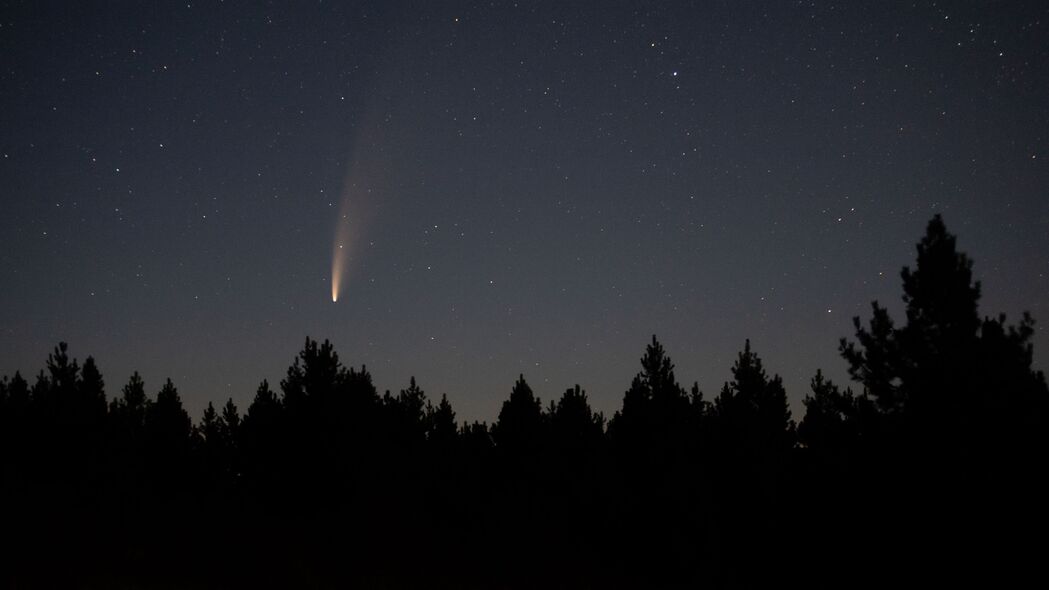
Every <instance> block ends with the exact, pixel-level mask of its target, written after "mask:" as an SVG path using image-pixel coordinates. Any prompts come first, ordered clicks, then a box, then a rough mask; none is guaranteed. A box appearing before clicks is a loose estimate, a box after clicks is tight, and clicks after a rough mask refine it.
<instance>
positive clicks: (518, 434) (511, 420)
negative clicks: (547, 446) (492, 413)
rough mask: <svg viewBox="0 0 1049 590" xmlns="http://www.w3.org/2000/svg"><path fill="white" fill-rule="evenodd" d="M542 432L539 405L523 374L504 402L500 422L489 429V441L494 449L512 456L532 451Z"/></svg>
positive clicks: (540, 405)
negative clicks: (497, 448)
mask: <svg viewBox="0 0 1049 590" xmlns="http://www.w3.org/2000/svg"><path fill="white" fill-rule="evenodd" d="M542 429H543V411H542V403H541V402H540V400H539V398H537V397H536V396H535V395H534V394H533V393H532V388H531V387H529V386H528V383H527V382H526V381H525V379H524V375H519V376H518V378H517V382H516V383H514V387H513V389H512V390H511V391H510V399H508V400H506V401H504V402H503V406H502V408H501V409H500V410H499V419H498V420H496V422H495V424H494V425H493V426H492V440H493V441H495V444H496V446H497V447H499V448H500V449H503V450H504V451H506V452H508V453H511V454H514V455H520V454H524V453H530V452H535V451H536V450H537V449H536V446H537V445H538V443H539V440H540V437H541V436H542Z"/></svg>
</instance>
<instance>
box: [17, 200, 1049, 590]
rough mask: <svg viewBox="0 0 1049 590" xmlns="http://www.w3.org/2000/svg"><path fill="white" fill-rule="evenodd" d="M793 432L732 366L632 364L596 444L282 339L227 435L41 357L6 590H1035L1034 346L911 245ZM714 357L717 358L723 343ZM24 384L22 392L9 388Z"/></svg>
mask: <svg viewBox="0 0 1049 590" xmlns="http://www.w3.org/2000/svg"><path fill="white" fill-rule="evenodd" d="M901 276H902V280H903V302H904V304H905V309H906V317H904V318H900V319H899V320H898V321H897V320H894V319H893V318H892V317H890V314H889V313H888V311H887V310H886V308H884V307H882V306H880V305H879V304H878V303H876V302H875V303H873V304H872V309H871V316H870V318H869V319H867V320H865V321H861V319H860V318H855V319H854V323H855V334H854V335H853V336H852V338H843V339H842V340H841V342H840V347H839V349H840V353H841V356H842V358H843V359H844V361H845V363H846V365H847V368H848V372H849V375H850V377H851V378H852V380H853V382H854V383H853V386H854V387H855V388H856V390H855V391H854V390H853V389H851V388H848V387H846V388H843V387H842V386H840V385H838V384H835V383H832V382H831V381H829V380H828V379H826V378H825V377H824V375H823V374H822V372H819V371H817V372H816V374H815V375H814V376H813V378H812V383H811V391H810V392H809V393H808V395H807V396H806V397H805V400H804V407H805V413H804V416H803V417H802V418H801V420H800V422H797V423H795V420H794V419H793V417H792V415H791V411H790V407H789V405H788V402H787V395H786V391H785V390H784V386H783V383H782V380H781V379H780V377H779V376H778V375H769V374H768V373H767V372H766V370H765V369H764V367H763V364H762V360H761V359H760V357H759V356H758V354H757V352H756V351H755V350H753V349H752V348H751V345H750V342H749V340H744V343H743V349H742V351H741V352H739V354H738V357H737V358H736V361H735V363H734V365H733V366H732V367H731V375H732V379H731V381H729V382H727V383H725V384H724V386H723V387H722V388H721V390H720V391H719V392H718V393H717V395H715V396H713V398H710V399H708V397H707V396H705V395H704V393H703V392H701V391H699V388H698V386H696V385H692V386H691V387H687V386H683V385H681V384H680V383H679V382H678V380H677V377H676V376H675V374H674V364H673V362H672V361H671V358H670V356H669V355H668V353H667V351H666V350H664V348H663V346H662V345H661V344H660V342H659V341H658V340H657V339H656V337H655V336H653V337H652V340H651V342H650V343H648V344H647V346H646V347H645V350H644V355H643V356H642V357H641V366H640V371H639V372H638V373H637V375H636V376H635V377H634V378H633V380H632V382H631V383H630V384H629V387H628V389H626V392H625V393H624V395H623V400H622V406H621V408H620V409H619V410H618V411H616V412H615V413H614V414H613V415H612V416H610V417H608V418H607V419H606V417H605V416H603V415H602V414H600V413H597V412H595V411H594V410H593V409H592V408H591V407H590V404H589V402H588V399H587V395H586V392H585V391H584V390H582V389H581V388H580V387H579V386H578V385H575V386H574V387H571V388H568V389H566V390H565V391H564V393H563V394H561V396H560V397H559V398H558V399H556V400H549V401H548V402H547V403H545V404H544V403H543V402H542V401H541V400H540V399H539V398H538V397H537V396H536V395H535V394H534V393H533V391H532V389H531V388H530V387H529V385H528V383H527V381H526V380H525V377H524V376H523V375H522V376H519V377H518V378H517V380H516V382H514V383H513V384H512V387H511V388H510V394H509V397H508V398H507V399H506V401H504V402H503V404H502V408H501V410H500V412H499V415H498V417H497V418H496V419H495V421H494V422H492V423H491V424H488V423H484V422H471V423H460V422H458V421H457V420H456V414H455V411H454V410H453V408H452V406H451V404H450V403H449V402H448V399H447V397H446V396H443V395H442V396H441V397H440V399H436V398H434V397H430V396H428V395H427V394H426V393H424V391H423V389H422V388H421V386H420V384H417V383H416V381H415V379H414V378H412V379H411V380H410V381H409V384H408V386H407V387H406V388H405V389H402V390H400V391H399V392H397V393H391V392H389V391H387V392H385V393H383V394H380V393H379V392H378V391H377V389H376V388H375V386H374V384H373V383H372V379H371V376H370V374H369V373H368V371H367V370H366V368H365V367H363V366H361V367H360V368H359V369H357V368H354V367H352V366H346V365H343V364H342V363H341V362H340V360H339V357H338V356H337V354H336V352H335V350H334V348H333V346H332V345H331V344H330V343H329V342H328V341H324V342H317V341H315V340H311V339H309V338H307V339H306V342H305V344H304V346H303V348H302V350H301V352H299V354H298V356H297V357H296V358H295V359H294V362H293V363H292V365H291V366H290V367H289V368H288V370H287V373H286V376H285V377H284V379H282V380H281V382H280V383H279V384H277V386H276V387H274V386H271V384H269V383H267V382H266V381H263V382H262V383H261V384H260V385H259V387H258V390H257V391H256V392H255V397H254V399H253V401H252V402H251V404H250V405H249V406H248V407H247V408H246V409H245V410H244V411H243V412H242V411H241V410H240V409H239V408H237V407H236V405H235V404H234V403H233V401H232V400H227V401H225V403H222V404H221V407H216V406H215V405H213V404H208V407H207V409H206V410H205V411H204V413H203V416H201V417H200V419H199V420H197V421H195V422H194V420H192V419H191V417H190V416H189V415H188V414H187V412H186V410H185V409H184V408H183V406H182V403H181V400H180V397H179V392H178V390H177V388H176V386H175V384H173V383H172V382H171V380H167V381H166V382H165V383H164V384H163V385H162V387H161V388H160V390H159V391H158V392H157V393H156V395H155V396H154V397H151V396H150V395H149V394H148V393H147V388H146V384H145V383H143V380H142V379H141V377H140V376H139V375H138V374H137V373H135V374H133V375H132V376H131V377H130V379H129V380H128V381H127V383H126V384H124V385H123V386H122V387H121V389H120V391H119V393H113V394H111V395H110V396H107V395H106V393H107V390H106V387H105V384H104V381H103V378H102V375H101V374H100V372H99V370H98V367H97V366H96V364H95V361H94V360H93V359H92V358H91V357H88V358H86V359H85V360H84V362H83V364H82V365H81V364H79V363H78V361H77V360H75V359H74V358H71V356H70V351H69V349H68V347H67V345H66V344H65V343H60V344H59V345H58V346H57V347H56V348H55V349H54V351H53V353H52V354H51V355H50V356H49V357H48V358H47V361H46V368H45V369H44V370H41V371H40V372H39V374H37V375H36V377H35V378H33V379H30V380H27V379H26V378H25V377H23V376H22V375H21V374H20V373H17V372H16V373H15V374H14V375H13V376H5V377H3V379H2V381H0V461H2V463H0V478H2V480H0V506H3V522H2V524H0V530H2V533H0V534H2V539H3V546H2V547H0V565H2V567H0V581H2V583H3V584H4V586H5V587H10V588H35V587H98V588H103V587H104V588H113V587H116V588H122V587H127V588H140V587H151V588H152V587H158V588H229V587H323V588H326V587H361V588H400V587H438V588H463V587H469V588H474V587H476V588H533V587H547V588H620V587H622V588H642V587H646V588H647V587H769V586H773V585H777V586H783V585H787V586H807V587H836V588H837V587H857V586H871V587H873V586H882V585H885V584H887V583H893V584H896V583H906V582H927V583H935V584H939V585H942V584H945V583H949V582H952V581H968V582H972V581H973V580H980V579H983V580H986V581H988V582H994V583H996V584H998V585H1001V584H1003V583H1006V584H1008V583H1010V582H1013V583H1018V582H1019V581H1020V580H1024V579H1026V576H1031V575H1033V576H1036V577H1035V578H1034V579H1039V578H1044V571H1043V569H1042V568H1041V565H1042V564H1043V562H1044V560H1045V557H1046V552H1045V550H1046V545H1047V543H1046V534H1045V532H1046V530H1049V529H1047V526H1046V525H1047V524H1049V518H1047V516H1049V508H1047V500H1049V495H1047V492H1049V486H1047V485H1046V483H1045V481H1044V480H1045V477H1044V474H1043V472H1044V470H1045V468H1046V464H1047V463H1046V459H1047V458H1049V454H1047V451H1049V428H1047V426H1049V390H1047V386H1046V381H1045V378H1044V375H1043V374H1042V373H1041V372H1040V371H1035V370H1034V369H1033V368H1032V345H1031V338H1032V335H1033V333H1034V327H1033V325H1034V322H1033V320H1032V319H1031V318H1030V316H1028V315H1026V314H1025V315H1024V316H1023V317H1022V318H1021V319H1020V321H1019V323H1018V324H1009V323H1007V321H1006V318H1005V317H1004V316H997V317H986V316H981V315H980V312H979V309H978V303H979V299H980V284H979V283H978V282H974V280H973V277H972V261H971V260H970V259H969V258H968V257H967V256H966V255H965V254H963V253H961V252H959V251H958V250H957V248H956V244H955V238H954V236H953V235H951V234H950V233H949V232H948V231H947V229H946V227H945V226H944V223H943V221H942V219H941V218H940V217H939V216H937V217H935V218H933V219H932V220H931V221H930V222H929V224H928V227H927V231H926V234H925V236H924V237H923V238H922V239H921V241H920V242H919V244H918V247H917V262H916V265H915V266H914V267H913V268H909V267H905V268H904V269H903V271H902V275H901ZM741 340H742V338H741ZM30 381H32V382H31V383H30Z"/></svg>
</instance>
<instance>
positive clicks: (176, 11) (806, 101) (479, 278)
mask: <svg viewBox="0 0 1049 590" xmlns="http://www.w3.org/2000/svg"><path fill="white" fill-rule="evenodd" d="M1046 39H1049V4H1046V3H1045V2H1041V1H1035V2H989V1H988V2H967V1H962V2H938V3H932V2H918V3H909V2H908V3H899V2H870V3H859V2H846V3H841V4H836V3H825V2H821V1H805V2H787V1H775V2H766V3H759V2H736V1H724V2H716V1H712V2H651V3H632V2H604V1H602V2H560V1H557V2H526V1H519V2H502V1H494V2H428V1H418V2H394V1H386V0H384V1H381V2H333V1H332V2H316V1H315V2H289V3H278V2H230V1H227V2H197V1H195V0H189V1H187V2H181V3H180V2H137V1H135V2H131V1H128V2H53V3H52V2H36V1H26V2H3V3H0V277H2V280H0V286H2V287H0V374H8V375H10V374H12V373H13V372H14V370H16V369H21V370H22V371H23V373H24V374H25V373H28V374H35V373H36V372H37V371H38V370H39V369H40V368H41V367H43V363H44V360H45V359H46V356H47V354H48V353H49V352H50V350H51V349H52V347H53V346H54V345H55V344H56V343H57V342H58V341H60V340H64V341H68V342H69V343H70V347H71V352H72V354H73V355H74V356H77V357H79V358H80V359H81V360H82V359H83V358H84V357H85V356H86V355H88V354H90V355H94V356H95V357H96V359H97V360H98V362H99V365H100V368H101V369H102V372H103V375H104V376H105V378H106V381H107V391H108V393H109V394H110V395H111V396H112V395H114V394H117V393H118V392H119V388H120V386H121V385H122V384H123V383H125V382H126V380H127V377H128V376H129V375H130V373H131V371H133V370H138V371H140V372H141V373H142V375H143V377H144V378H145V380H146V384H147V388H148V390H149V391H150V392H155V391H156V390H157V389H159V387H160V385H161V383H162V380H163V379H164V378H166V377H171V378H172V379H173V380H174V381H175V384H176V385H177V386H178V387H179V389H180V392H181V394H182V398H183V401H184V403H185V405H186V406H187V409H189V410H190V412H191V414H192V415H193V416H194V418H199V415H200V412H201V411H202V409H203V407H204V406H205V405H206V403H207V401H208V400H215V401H220V400H224V399H225V398H227V397H232V398H233V399H234V400H235V401H236V402H237V403H238V404H240V405H241V408H242V409H244V408H246V406H247V404H248V403H249V402H250V400H251V398H252V396H253V394H254V390H255V387H256V386H257V384H258V382H259V381H260V380H261V379H263V378H267V379H269V380H270V382H271V383H275V382H276V381H278V380H279V379H280V378H281V377H282V376H283V374H284V371H285V369H286V368H287V366H288V365H289V364H290V363H291V361H292V359H293V357H294V355H295V354H296V352H297V351H298V350H300V349H301V347H302V343H303V341H304V339H305V337H306V336H307V335H309V336H311V337H314V338H318V339H325V338H327V339H330V340H331V341H332V342H333V343H334V344H335V346H336V350H337V351H338V352H339V354H340V357H341V358H342V360H343V361H344V362H345V363H348V364H353V365H358V366H359V365H360V364H362V363H363V364H366V365H367V367H368V369H369V370H370V371H371V372H372V375H373V377H374V379H375V382H376V385H377V386H378V387H379V389H380V391H382V390H385V389H391V390H395V391H396V390H397V389H400V388H402V387H405V386H406V385H407V382H408V378H409V377H410V376H412V375H414V376H416V377H417V379H418V380H419V383H420V386H421V387H423V389H425V390H426V391H427V392H428V393H429V394H430V395H431V396H433V395H438V396H439V394H440V393H442V392H447V394H448V396H449V399H450V401H451V402H452V403H453V406H454V407H455V409H456V411H457V412H458V416H459V418H460V419H471V420H472V419H481V420H492V419H494V418H495V416H496V415H497V413H498V409H499V405H500V403H501V402H502V400H504V399H505V398H506V397H508V395H509V392H510V389H511V386H512V384H513V381H514V379H515V378H516V376H517V374H518V373H524V375H525V377H526V379H528V381H529V382H530V383H531V384H532V386H533V389H535V390H536V393H537V394H538V395H540V397H542V398H543V399H544V401H545V400H549V399H550V398H552V397H556V396H559V395H560V393H561V392H562V391H564V389H565V388H567V387H569V386H571V385H573V384H574V383H579V384H581V385H582V387H583V388H584V389H586V390H587V391H588V393H589V396H590V398H591V401H592V403H593V405H594V406H595V407H596V408H597V409H599V410H602V411H604V412H605V413H606V415H607V414H610V413H611V412H612V411H613V410H614V409H616V408H618V407H619V405H620V402H621V399H622V395H623V391H624V390H625V389H626V388H627V386H628V385H629V382H630V378H631V377H632V375H633V374H634V373H635V372H637V370H638V369H639V363H638V359H639V358H640V356H641V354H642V353H643V352H644V346H645V344H646V343H647V342H648V340H649V339H650V337H651V335H652V334H653V333H654V334H657V335H658V336H659V338H660V340H661V341H662V342H663V343H664V345H665V346H666V348H667V350H668V352H669V353H670V355H671V357H672V358H673V360H674V361H675V363H676V365H677V375H678V378H679V380H681V381H682V382H683V384H691V383H692V382H693V381H698V383H699V385H700V387H701V388H702V389H703V390H704V391H705V393H706V394H707V396H708V398H709V397H712V396H713V395H715V394H716V393H717V390H718V389H719V388H720V385H721V383H722V382H724V381H725V380H727V379H729V378H730V368H731V365H732V362H733V361H734V359H735V356H736V354H737V352H738V351H739V350H740V349H741V348H742V347H743V342H744V339H746V338H750V339H751V341H752V344H753V346H754V348H755V349H756V351H757V352H758V353H759V355H760V356H761V357H762V358H763V360H764V362H765V365H766V368H767V369H768V370H769V371H770V372H776V373H779V374H781V375H782V376H783V378H784V383H785V385H786V387H787V390H788V395H789V397H790V399H791V401H792V405H793V407H794V414H795V418H800V416H801V413H802V406H801V404H800V400H801V399H802V397H803V396H804V395H805V393H806V392H807V390H808V381H809V379H810V378H811V376H812V375H813V373H814V372H815V370H816V369H817V368H822V369H823V370H824V372H825V373H827V374H829V375H830V376H832V377H833V378H835V379H837V380H842V381H844V380H846V376H845V370H844V366H845V365H844V362H843V361H842V360H841V359H840V357H839V356H838V354H837V343H838V339H839V338H840V337H842V336H851V334H852V326H851V318H852V317H853V316H854V315H862V316H863V317H864V318H866V317H867V316H869V303H870V301H871V300H874V299H877V300H879V301H880V302H882V303H885V304H888V305H889V308H890V310H892V311H893V312H894V315H895V317H897V318H900V317H901V315H902V314H901V310H902V304H901V303H900V295H901V293H902V290H901V281H900V278H899V271H900V268H901V267H902V266H903V265H905V264H913V261H914V257H915V249H914V245H915V243H916V242H917V241H918V240H919V239H920V237H921V235H922V233H923V231H924V228H925V224H926V223H927V222H928V220H929V219H930V218H931V217H932V216H933V214H935V213H942V214H943V216H944V219H945V221H946V223H947V226H948V229H949V230H950V231H952V232H953V233H955V234H957V235H958V236H959V246H960V248H961V249H962V250H964V251H966V252H968V253H969V254H970V256H972V257H973V258H974V260H975V267H974V270H975V274H976V277H977V278H978V279H980V280H982V281H983V287H984V288H983V292H984V297H983V303H982V310H981V311H982V312H983V313H984V314H997V313H999V312H1005V313H1007V314H1008V315H1009V316H1010V317H1012V318H1014V319H1016V318H1017V317H1018V316H1019V314H1020V313H1021V312H1022V311H1023V310H1029V311H1031V312H1032V314H1033V315H1034V316H1035V318H1036V319H1037V320H1040V321H1041V324H1039V327H1038V331H1037V333H1036V336H1035V363H1036V365H1037V366H1038V367H1039V368H1041V369H1047V368H1049V362H1047V361H1049V331H1047V328H1046V326H1047V324H1046V322H1049V296H1047V295H1049V43H1046ZM333 254H337V255H338V257H339V261H338V265H337V266H338V269H339V272H340V273H341V280H340V281H339V287H338V289H339V298H338V302H337V303H333V302H332V270H333V264H332V259H333Z"/></svg>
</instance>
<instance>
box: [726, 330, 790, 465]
mask: <svg viewBox="0 0 1049 590" xmlns="http://www.w3.org/2000/svg"><path fill="white" fill-rule="evenodd" d="M732 377H733V379H732V381H731V382H728V383H725V385H724V387H722V389H721V393H720V394H719V395H718V397H717V398H716V399H715V400H714V411H715V413H716V415H717V420H718V422H719V424H720V429H721V432H722V434H723V435H724V437H725V438H724V442H725V443H726V444H728V445H730V446H731V447H732V448H735V449H738V450H742V451H744V452H746V453H755V454H764V453H766V452H774V453H783V452H784V451H786V450H789V449H790V448H791V447H792V446H793V445H794V422H793V420H791V415H790V406H789V405H788V403H787V393H786V391H785V390H784V389H783V381H782V379H780V377H779V375H773V376H772V377H771V378H769V377H768V375H766V374H765V369H764V367H762V363H761V359H760V358H758V355H757V354H755V353H754V352H752V351H751V350H750V340H747V341H746V344H745V345H744V348H743V351H742V352H740V353H739V357H738V358H737V360H736V363H735V365H733V367H732Z"/></svg>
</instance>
